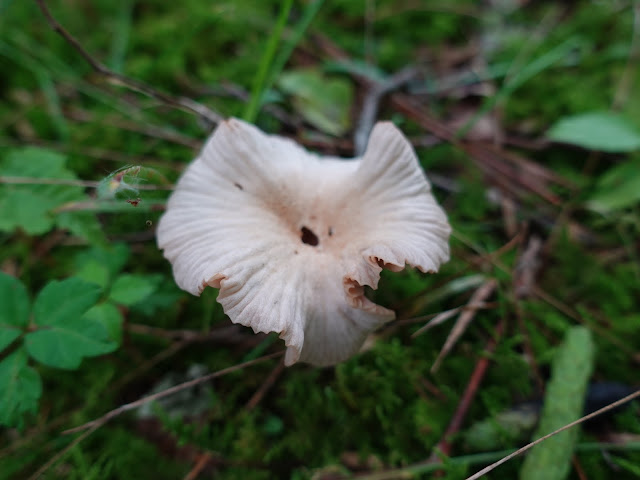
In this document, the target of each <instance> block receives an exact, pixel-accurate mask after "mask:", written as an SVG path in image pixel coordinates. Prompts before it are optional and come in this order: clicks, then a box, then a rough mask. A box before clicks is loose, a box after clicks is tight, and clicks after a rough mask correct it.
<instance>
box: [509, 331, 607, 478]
mask: <svg viewBox="0 0 640 480" xmlns="http://www.w3.org/2000/svg"><path fill="white" fill-rule="evenodd" d="M594 357H595V353H594V346H593V340H592V338H591V332H590V331H589V330H588V329H587V328H585V327H572V328H571V329H570V330H569V331H568V332H567V334H566V336H565V340H564V342H563V344H562V345H561V346H560V348H559V349H558V351H557V352H556V355H555V357H554V359H553V363H552V368H551V380H550V381H549V385H548V386H547V390H546V393H545V398H544V406H543V409H542V417H541V420H540V425H539V426H538V429H537V431H536V433H535V435H534V437H533V438H534V439H537V438H539V437H542V436H543V435H546V434H548V433H551V432H553V431H554V430H557V429H558V428H560V427H563V426H565V425H567V424H568V423H571V422H573V421H575V420H577V419H578V418H580V415H582V411H583V407H584V399H585V395H586V391H587V385H588V382H589V377H590V376H591V372H592V371H593V362H594ZM577 436H578V429H577V428H576V427H574V428H572V429H569V430H565V431H564V432H560V433H558V434H557V435H555V436H553V437H551V438H549V439H547V440H545V441H544V442H542V443H540V444H538V445H536V446H535V447H533V448H532V449H531V452H530V453H529V454H528V455H527V457H526V458H525V461H524V465H523V466H522V470H521V471H520V479H521V480H562V479H564V478H566V477H567V475H568V473H569V468H570V466H571V456H572V455H573V450H574V447H575V443H576V440H577Z"/></svg>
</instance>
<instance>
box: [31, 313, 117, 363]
mask: <svg viewBox="0 0 640 480" xmlns="http://www.w3.org/2000/svg"><path fill="white" fill-rule="evenodd" d="M24 340H25V346H26V347H27V351H28V352H29V355H31V356H32V357H33V358H34V359H36V360H37V361H39V362H41V363H43V364H45V365H49V366H50V367H56V368H64V369H69V370H72V369H75V368H78V367H79V366H80V362H81V361H82V359H83V357H94V356H96V355H103V354H105V353H109V352H112V351H114V350H115V349H116V348H117V347H118V345H117V344H116V343H115V342H112V341H110V339H109V332H108V331H107V329H106V327H105V326H104V325H102V324H101V323H100V322H99V321H96V320H92V319H88V318H72V319H69V320H67V321H65V322H64V323H60V324H57V325H54V326H51V327H49V328H46V329H41V330H38V331H35V332H32V333H29V334H27V335H26V336H25V339H24Z"/></svg>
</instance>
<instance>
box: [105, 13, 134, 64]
mask: <svg viewBox="0 0 640 480" xmlns="http://www.w3.org/2000/svg"><path fill="white" fill-rule="evenodd" d="M132 14H133V2H131V1H128V2H123V3H122V5H121V6H120V9H119V10H118V13H117V14H116V15H117V17H116V21H115V31H114V33H113V41H112V42H111V55H110V57H109V62H108V64H107V65H108V66H109V68H111V70H113V71H114V72H116V73H122V72H123V68H124V60H125V57H126V56H127V45H128V44H129V37H130V35H131V20H132V18H131V17H132Z"/></svg>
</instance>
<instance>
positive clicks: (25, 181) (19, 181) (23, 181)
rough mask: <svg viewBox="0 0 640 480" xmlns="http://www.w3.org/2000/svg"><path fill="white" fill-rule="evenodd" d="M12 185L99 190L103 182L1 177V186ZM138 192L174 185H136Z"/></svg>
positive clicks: (164, 188)
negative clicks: (59, 186) (4, 184)
mask: <svg viewBox="0 0 640 480" xmlns="http://www.w3.org/2000/svg"><path fill="white" fill-rule="evenodd" d="M2 183H7V184H10V185H65V186H69V187H84V188H98V187H99V186H101V185H102V182H96V181H91V180H72V179H67V178H40V177H10V176H1V175H0V184H2ZM135 188H136V190H173V185H136V187H135Z"/></svg>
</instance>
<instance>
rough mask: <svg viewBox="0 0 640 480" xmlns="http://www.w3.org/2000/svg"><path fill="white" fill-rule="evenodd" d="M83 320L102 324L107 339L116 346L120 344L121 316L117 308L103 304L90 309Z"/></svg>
mask: <svg viewBox="0 0 640 480" xmlns="http://www.w3.org/2000/svg"><path fill="white" fill-rule="evenodd" d="M84 318H86V319H89V320H92V321H95V322H98V323H100V324H102V326H103V327H104V328H105V330H106V331H107V333H108V335H109V339H110V340H112V341H114V342H116V343H117V344H118V345H119V344H120V343H121V342H122V322H123V320H124V319H123V318H122V314H121V313H120V310H118V307H116V306H115V305H114V304H113V303H111V302H104V303H101V304H99V305H96V306H95V307H92V308H90V309H89V310H88V311H87V313H85V314H84Z"/></svg>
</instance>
